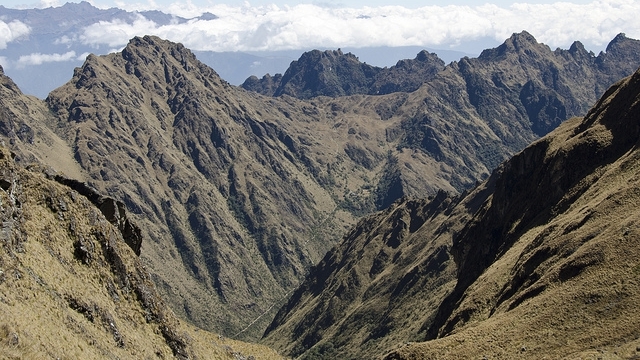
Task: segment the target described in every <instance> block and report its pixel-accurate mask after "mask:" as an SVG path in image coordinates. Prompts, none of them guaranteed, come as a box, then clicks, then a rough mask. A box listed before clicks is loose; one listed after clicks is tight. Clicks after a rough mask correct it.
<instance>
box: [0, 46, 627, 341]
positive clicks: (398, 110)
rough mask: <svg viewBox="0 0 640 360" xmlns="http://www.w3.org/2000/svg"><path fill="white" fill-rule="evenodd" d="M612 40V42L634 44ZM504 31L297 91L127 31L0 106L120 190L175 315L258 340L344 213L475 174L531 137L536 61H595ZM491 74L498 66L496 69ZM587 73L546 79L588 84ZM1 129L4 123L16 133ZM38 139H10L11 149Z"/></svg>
mask: <svg viewBox="0 0 640 360" xmlns="http://www.w3.org/2000/svg"><path fill="white" fill-rule="evenodd" d="M617 39H618V40H617V43H618V44H619V45H620V46H619V47H620V48H621V49H623V50H624V49H626V50H625V51H626V52H624V51H620V52H621V53H624V54H627V53H629V54H631V53H633V51H632V49H633V46H635V45H636V44H637V43H638V42H637V41H635V40H630V39H626V38H624V37H620V38H617ZM505 44H506V45H505V46H504V49H503V50H500V51H497V50H496V51H494V52H496V53H497V54H498V55H496V56H486V57H485V58H483V59H481V60H473V59H466V60H465V63H464V64H463V62H460V64H458V63H454V64H452V65H451V66H449V67H447V68H446V69H445V70H443V71H441V72H439V73H438V74H436V75H435V76H434V78H433V79H432V80H431V81H429V82H427V83H425V84H423V85H422V86H421V87H420V88H418V89H417V90H416V91H414V92H413V93H392V94H388V95H381V96H364V95H354V96H348V97H340V98H330V97H316V98H313V99H311V100H309V101H302V100H299V99H295V98H292V97H290V96H286V95H285V96H281V97H277V98H274V97H265V96H261V95H258V94H256V93H253V92H249V91H245V90H243V89H240V88H237V87H234V86H231V85H229V84H228V83H226V82H224V81H223V80H221V79H220V78H219V76H217V74H216V73H215V71H213V70H212V69H210V68H209V67H207V66H205V65H203V64H202V63H200V62H199V61H198V60H197V59H196V58H195V56H194V55H193V54H192V53H191V52H190V51H189V50H188V49H186V48H184V46H182V45H180V44H175V43H171V42H168V41H164V40H161V39H158V38H155V37H144V38H134V39H132V40H131V41H130V43H129V45H128V46H127V47H126V48H125V49H124V50H123V51H122V52H121V53H117V54H111V55H108V56H94V55H91V56H89V57H88V58H87V61H86V62H85V64H84V65H83V66H82V67H80V68H77V69H76V71H75V72H74V76H73V78H72V79H71V81H70V82H69V83H67V84H66V85H65V86H63V87H61V88H59V89H57V90H56V91H54V92H52V93H51V94H50V95H49V97H48V98H47V100H46V104H43V103H39V102H37V101H35V100H34V99H33V98H30V97H26V96H24V95H23V94H21V93H20V92H19V91H7V92H6V93H5V94H6V95H7V98H6V99H2V104H8V105H3V106H6V107H7V108H8V109H10V110H11V109H17V108H18V106H19V104H23V105H24V106H26V108H25V109H26V110H25V111H22V112H23V113H24V114H27V113H31V112H32V111H34V113H38V114H42V116H43V118H42V119H39V118H38V117H34V118H33V119H31V118H29V117H28V116H24V117H22V118H20V119H23V120H20V121H24V122H25V124H27V125H28V126H29V127H30V128H32V129H38V128H39V127H43V133H44V131H45V130H47V131H48V133H47V134H46V135H47V136H50V137H51V139H53V140H52V141H53V144H58V143H60V144H64V146H65V149H66V150H65V151H57V150H56V149H57V148H55V147H52V148H51V150H46V149H47V148H42V149H40V150H39V151H40V152H39V153H36V152H35V150H34V151H31V150H29V151H31V154H34V155H33V156H34V158H35V159H40V160H42V161H44V162H45V163H48V162H49V161H50V160H48V159H47V156H49V157H51V154H52V153H55V154H56V157H55V161H57V162H58V163H59V164H64V163H65V162H68V163H72V162H76V163H77V165H76V169H78V171H76V173H77V175H74V176H73V177H76V178H79V179H80V180H85V181H87V182H88V183H89V184H90V185H92V186H93V187H95V188H97V189H98V190H99V191H100V192H103V193H109V194H111V196H113V197H114V198H116V199H119V200H121V201H123V202H124V203H125V204H126V207H127V208H128V209H129V211H130V212H131V217H132V218H134V219H135V221H136V222H137V223H139V224H140V228H141V230H142V235H143V237H144V238H146V239H149V240H148V241H146V242H144V243H143V244H142V249H141V257H142V259H143V262H144V263H145V264H146V265H147V266H148V268H149V269H150V272H151V273H152V276H153V280H154V282H155V283H156V284H157V285H158V287H159V291H160V292H161V294H162V296H163V297H164V298H165V299H166V301H167V302H168V304H169V305H170V307H171V308H172V309H173V310H174V311H175V312H176V313H177V314H178V315H179V316H181V317H183V318H186V319H189V320H190V321H192V322H194V323H195V324H197V325H198V326H201V327H204V328H207V329H211V330H216V331H220V332H222V333H223V334H224V335H227V336H237V337H244V338H254V339H255V338H258V337H259V336H261V335H262V333H263V330H264V329H265V328H266V327H267V326H268V324H269V322H270V321H271V320H272V318H273V316H274V315H275V313H276V311H277V309H278V308H279V307H280V305H282V304H283V303H284V302H285V301H286V298H287V297H288V296H289V294H290V292H291V291H292V290H293V289H295V288H296V286H297V285H298V284H299V282H300V281H301V280H302V279H303V278H304V276H305V274H306V273H307V271H308V269H309V268H310V266H311V265H312V264H315V263H317V262H318V261H320V260H321V259H322V256H323V255H324V254H325V253H326V251H327V250H328V249H330V248H331V247H332V246H333V245H334V244H335V243H336V242H337V241H338V239H339V237H340V236H341V235H342V234H343V233H344V232H345V231H346V230H347V229H348V228H349V227H350V226H352V225H353V224H354V223H355V220H356V219H357V218H358V217H360V216H362V215H364V214H367V213H370V212H372V211H374V210H376V209H383V208H386V207H387V206H389V205H390V204H392V203H393V202H394V201H395V200H397V199H399V198H401V197H402V196H405V195H408V196H420V197H425V196H428V195H435V194H436V193H437V191H438V190H439V189H444V190H446V191H448V192H451V193H457V192H461V191H463V190H464V189H466V188H469V187H471V186H472V185H473V184H475V183H476V181H478V180H479V179H483V178H486V177H487V176H488V175H489V173H490V171H491V169H493V168H494V167H495V166H497V165H498V164H499V163H500V162H501V161H502V160H503V159H505V158H507V157H508V156H510V155H511V154H513V153H515V152H516V151H518V150H520V149H521V148H522V147H524V146H525V145H526V144H527V143H528V142H529V141H530V140H533V139H536V138H537V135H536V133H535V132H534V130H533V129H534V126H532V124H531V123H530V120H529V118H530V117H529V115H528V114H527V112H526V111H525V109H524V108H523V105H522V104H523V103H522V101H521V99H520V96H519V94H520V92H519V91H520V90H519V89H522V88H523V87H524V85H525V84H527V83H530V82H535V83H538V82H540V83H543V77H542V76H543V75H544V74H546V72H545V69H547V68H548V67H549V66H555V67H556V68H560V67H564V66H565V65H566V66H569V65H571V66H574V67H575V68H576V69H578V70H579V69H583V70H584V69H590V68H582V67H580V66H582V65H584V64H590V63H591V62H592V61H593V57H591V56H590V55H589V54H586V55H585V56H578V55H580V54H582V53H581V52H580V51H575V52H574V53H575V54H574V55H575V56H573V55H571V53H570V52H562V51H559V52H558V53H561V54H565V55H566V58H567V59H568V60H567V61H566V62H560V60H557V58H555V57H553V56H554V54H555V53H553V52H550V51H549V49H548V48H547V47H546V46H544V45H541V44H538V43H537V42H535V39H533V38H531V37H530V36H528V34H526V33H522V34H515V35H514V36H513V37H512V38H510V39H509V40H507V41H506V42H505ZM516 45H517V46H516ZM614 48H617V47H613V45H612V49H614ZM629 49H631V50H629ZM583 55H584V54H583ZM606 55H607V56H609V55H610V56H611V58H610V59H609V60H608V62H609V63H615V61H617V59H618V57H617V56H616V52H615V51H613V50H612V51H611V54H609V53H607V54H606ZM583 58H584V60H580V59H583ZM492 59H493V60H492ZM627 59H628V60H629V61H632V60H633V58H632V57H628V58H627ZM633 61H639V60H638V59H636V60H633ZM545 64H546V65H545ZM534 65H535V66H534ZM460 69H463V70H464V69H466V70H464V71H462V70H460ZM578 70H576V71H578ZM549 71H550V72H553V71H554V70H549ZM584 71H585V73H586V70H584ZM505 72H506V73H509V74H512V76H511V78H510V79H508V80H509V81H506V80H505V81H503V82H502V83H497V84H498V85H496V83H493V80H492V79H494V78H497V76H498V75H499V74H500V73H505ZM578 73H579V71H578ZM597 73H598V72H597V71H595V70H594V72H592V73H589V74H591V75H589V76H590V77H586V78H585V79H587V80H589V81H586V80H585V79H583V78H580V79H579V80H580V82H577V81H576V82H575V83H571V82H569V80H567V79H570V77H568V76H567V77H565V78H562V79H564V80H563V81H561V82H560V81H559V82H558V84H565V85H566V84H571V87H570V88H571V89H573V88H574V87H575V88H576V89H582V90H584V92H585V94H587V95H589V94H593V96H595V90H594V87H595V86H596V84H599V82H598V81H599V80H598V81H596V79H597V76H596V74H597ZM464 74H468V75H469V74H471V75H473V76H471V77H469V76H470V75H469V76H466V75H465V76H466V77H465V76H463V75H464ZM562 74H564V73H562ZM468 78H473V79H475V83H473V84H472V85H473V86H470V85H469V83H468ZM577 78H578V77H577V76H576V79H577ZM3 79H4V80H6V81H7V84H9V81H10V80H9V79H6V78H3ZM598 79H599V78H598ZM565 80H566V81H565ZM583 83H585V84H586V85H581V84H583ZM567 86H569V85H567ZM9 88H11V86H9ZM468 89H469V90H468ZM14 90H16V89H14ZM471 90H472V91H471ZM582 90H581V91H582ZM3 91H4V90H3ZM469 91H471V92H469ZM481 93H486V94H487V97H486V98H485V97H480V96H479V94H481ZM556 93H557V94H559V93H558V92H556ZM556 93H550V94H551V95H549V97H546V98H544V99H547V100H548V99H557V98H556V97H555V96H556V95H557V94H556ZM533 94H538V93H536V92H535V91H533ZM552 95H553V96H552ZM536 96H537V95H536ZM558 96H559V95H558ZM589 96H591V95H589ZM534 98H535V96H534ZM539 98H540V97H539ZM586 98H588V96H586V95H585V97H584V99H586ZM579 99H583V98H582V97H580V98H579ZM480 100H482V101H480ZM34 101H35V102H34ZM490 101H492V102H493V103H494V105H495V104H498V105H496V106H494V107H493V108H490V106H489V105H490ZM545 101H546V100H545ZM581 101H583V100H578V98H576V100H575V104H578V105H580V104H582V102H581ZM541 103H544V104H546V102H544V101H541ZM550 103H551V104H552V105H553V106H551V105H550V106H547V107H546V108H554V106H556V107H557V106H559V105H557V104H556V102H555V100H554V101H551V102H550ZM572 104H573V103H572ZM20 106H22V105H20ZM563 106H564V105H563ZM580 106H582V105H580ZM546 108H545V109H546ZM11 111H13V113H15V114H16V115H15V117H18V116H20V114H18V113H20V111H15V110H11ZM545 113H546V112H545ZM567 114H569V112H567ZM15 117H12V118H11V121H14V118H15ZM545 119H546V118H545ZM560 120H561V118H560V117H559V116H555V117H554V118H553V121H551V122H550V124H551V125H550V126H554V125H553V124H556V123H558V122H559V121H560ZM16 121H17V120H16ZM16 124H18V122H16ZM19 126H21V125H19ZM15 127H16V126H13V127H7V129H13V128H15ZM12 134H13V133H12V132H11V131H8V132H7V133H3V134H2V135H3V138H4V139H7V141H8V142H11V139H18V140H20V139H19V137H17V135H15V134H13V135H12ZM35 134H37V132H36V133H35ZM56 139H57V140H56ZM43 140H45V138H44V137H43ZM43 140H41V139H39V138H38V137H34V141H33V144H29V142H28V141H27V142H26V143H25V142H24V141H22V140H20V141H14V145H13V146H14V147H15V148H16V152H22V151H24V152H25V154H26V153H27V152H26V151H27V150H28V149H30V148H34V147H35V148H37V149H39V148H38V146H41V144H44V143H48V142H47V141H43ZM54 140H55V141H54ZM39 141H40V142H39ZM32 145H33V146H32ZM30 146H31V147H30ZM22 149H26V150H22ZM61 149H62V147H61ZM52 164H53V163H52ZM54 167H55V168H56V169H59V167H58V166H54ZM63 168H64V167H63ZM64 169H65V170H64V171H66V168H64Z"/></svg>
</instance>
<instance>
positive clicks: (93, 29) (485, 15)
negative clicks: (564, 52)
mask: <svg viewBox="0 0 640 360" xmlns="http://www.w3.org/2000/svg"><path fill="white" fill-rule="evenodd" d="M151 4H153V3H151ZM123 7H124V8H126V7H127V6H126V5H124V4H123ZM133 7H135V5H134V6H133ZM140 7H141V6H140ZM149 7H150V6H149V4H147V5H146V7H145V9H149ZM128 10H142V8H139V9H134V8H132V6H131V5H129V8H128ZM159 10H162V11H165V12H170V13H172V14H174V15H179V16H183V17H187V18H194V19H193V20H190V21H189V22H187V23H183V24H177V23H176V24H169V25H162V26H160V25H158V24H156V23H154V22H153V21H151V20H148V19H145V18H144V17H142V16H139V17H138V18H137V19H136V20H135V21H133V22H131V21H130V22H125V21H121V20H116V21H111V22H100V23H96V24H93V25H91V26H89V27H87V28H85V29H84V30H83V32H82V33H80V34H78V36H77V37H76V38H75V39H74V40H75V41H79V42H82V43H83V44H85V45H91V46H95V47H100V46H105V45H106V46H108V47H111V48H119V47H120V48H121V47H123V46H125V45H126V44H127V42H128V41H129V39H131V38H132V37H134V36H136V35H157V36H159V37H162V38H165V39H169V40H172V41H176V42H181V43H183V44H184V45H185V46H187V47H189V48H191V49H194V50H212V51H260V50H289V49H307V48H338V47H373V46H422V47H430V48H456V46H457V45H459V44H462V43H469V42H472V41H475V40H478V39H487V38H489V39H494V40H496V41H498V42H502V41H504V40H505V39H506V38H508V37H509V36H510V35H511V34H512V33H514V32H520V31H522V30H526V31H528V32H530V33H531V34H532V35H533V36H535V37H536V39H537V40H538V41H540V42H543V43H545V44H547V45H549V46H550V47H551V48H556V47H563V48H566V47H568V46H569V45H570V44H571V43H572V42H573V41H574V40H579V41H581V42H583V43H584V44H585V46H587V48H597V49H601V48H603V47H604V46H605V45H606V44H607V43H608V42H609V41H611V39H613V38H614V37H615V36H616V35H617V34H618V33H621V32H624V33H626V35H627V36H629V37H632V38H640V16H638V14H640V1H630V0H602V1H593V2H591V3H589V4H572V3H569V2H557V3H552V4H527V3H516V4H513V5H511V6H509V7H499V6H497V5H492V4H484V5H479V6H456V5H450V6H424V7H421V8H418V9H407V8H404V7H401V6H384V7H363V8H359V9H355V8H332V7H322V6H317V5H311V4H301V5H296V6H283V7H279V6H276V5H270V6H259V7H252V6H250V5H249V4H248V3H245V5H244V6H239V7H233V6H227V5H212V6H210V7H201V8H197V7H195V6H194V5H193V4H192V3H190V2H188V3H186V4H174V5H171V6H169V7H168V8H167V7H165V8H163V9H159ZM206 11H207V12H211V13H213V14H215V15H217V16H218V18H217V19H215V20H198V19H195V17H197V16H199V15H200V14H202V13H203V12H206Z"/></svg>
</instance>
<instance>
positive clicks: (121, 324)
mask: <svg viewBox="0 0 640 360" xmlns="http://www.w3.org/2000/svg"><path fill="white" fill-rule="evenodd" d="M0 155H1V156H0V157H2V159H1V160H0V162H1V163H0V172H1V173H2V176H1V177H2V179H3V180H7V181H8V182H10V183H11V185H10V186H9V187H8V188H7V190H6V191H5V190H0V206H1V211H0V213H2V216H3V219H2V220H3V223H2V230H3V231H2V235H3V236H2V242H1V243H0V244H1V245H2V249H1V252H0V359H44V358H60V359H63V358H67V359H109V358H111V359H116V358H118V359H127V358H139V359H147V358H148V359H151V358H172V357H174V351H173V349H172V348H171V347H170V346H168V343H167V339H165V337H164V336H163V331H162V327H163V326H169V327H174V326H175V332H176V333H177V334H178V336H180V337H181V338H182V339H184V340H185V342H186V344H187V348H186V351H187V353H188V355H189V356H190V357H192V358H200V359H234V358H236V359H237V358H239V357H238V356H245V358H248V357H249V356H250V355H253V356H254V358H255V359H278V358H280V357H279V356H278V355H277V353H275V352H274V351H273V350H271V349H268V348H266V347H262V346H259V345H252V344H244V343H242V342H236V341H232V340H222V339H218V338H217V336H216V335H214V334H211V333H207V332H206V331H202V330H197V329H196V328H194V327H192V326H188V325H186V324H180V323H179V321H178V320H177V319H176V318H175V316H174V315H173V313H172V312H171V311H170V310H169V309H168V308H167V307H166V306H164V304H163V302H162V300H161V299H160V298H159V297H157V294H155V289H154V287H153V284H151V283H150V282H149V280H148V277H149V275H148V274H145V271H146V270H144V269H143V268H142V266H141V264H140V262H139V260H138V258H137V257H136V256H135V254H134V253H133V251H132V250H131V249H129V247H128V246H127V245H126V244H125V243H124V242H123V240H122V238H121V236H120V234H119V233H118V230H117V229H116V228H115V227H114V226H112V225H111V224H110V223H109V222H108V221H107V220H106V219H105V218H104V216H103V215H102V214H101V213H100V211H99V210H98V209H97V208H96V207H95V206H94V205H93V204H92V203H91V202H89V200H88V199H86V198H85V197H83V196H81V195H79V194H78V193H76V192H75V191H73V190H71V189H70V188H67V187H65V186H62V185H60V184H58V183H55V182H54V181H51V180H48V179H46V178H45V176H44V175H42V174H40V173H32V172H29V171H27V170H24V169H20V168H18V167H16V166H15V165H14V164H13V162H12V161H11V160H10V158H9V155H8V153H6V152H5V151H3V152H2V153H1V154H0ZM80 240H82V241H83V244H85V246H86V248H88V249H89V250H87V253H89V254H90V259H89V260H88V261H86V262H85V261H83V259H82V257H79V256H78V255H77V251H78V250H77V242H78V241H80ZM107 247H112V248H113V247H115V249H111V250H107ZM113 254H115V255H113ZM114 259H115V260H114ZM142 287H144V289H146V290H145V291H147V292H148V294H149V299H151V301H152V302H153V304H152V305H151V306H152V307H151V308H149V307H145V306H148V304H147V305H144V304H143V301H142V300H140V298H139V297H140V296H139V294H138V293H137V291H138V290H137V289H140V288H142ZM154 294H155V295H154ZM150 317H151V318H150Z"/></svg>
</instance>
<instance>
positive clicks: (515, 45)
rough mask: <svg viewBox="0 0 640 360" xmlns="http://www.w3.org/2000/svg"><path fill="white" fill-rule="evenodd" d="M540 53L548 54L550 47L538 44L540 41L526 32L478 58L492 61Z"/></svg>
mask: <svg viewBox="0 0 640 360" xmlns="http://www.w3.org/2000/svg"><path fill="white" fill-rule="evenodd" d="M540 51H543V52H545V51H546V52H548V51H550V49H549V47H548V46H546V45H544V44H540V43H538V41H537V40H536V39H535V38H534V37H533V35H531V34H530V33H528V32H526V31H522V32H519V33H514V34H512V35H511V37H509V38H508V39H507V40H505V41H504V42H503V43H502V44H501V45H500V46H498V47H496V48H493V49H487V50H483V51H482V53H480V56H478V59H480V60H490V59H497V58H501V57H505V56H507V55H509V54H514V55H518V56H520V55H525V56H531V55H533V54H535V53H539V52H540Z"/></svg>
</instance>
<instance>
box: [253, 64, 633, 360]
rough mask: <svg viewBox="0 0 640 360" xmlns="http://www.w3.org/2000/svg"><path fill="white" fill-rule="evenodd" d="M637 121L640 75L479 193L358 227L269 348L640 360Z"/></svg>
mask: <svg viewBox="0 0 640 360" xmlns="http://www.w3.org/2000/svg"><path fill="white" fill-rule="evenodd" d="M638 119H640V71H638V72H636V73H635V74H634V75H633V76H631V77H629V78H627V79H625V80H623V81H621V82H620V83H618V84H616V85H614V86H613V87H611V88H610V89H609V90H608V91H607V92H606V93H605V94H604V95H603V97H602V98H601V100H600V101H599V102H598V103H597V104H596V105H595V107H594V108H593V109H592V110H590V111H589V113H588V114H587V115H586V116H585V117H584V118H574V119H572V120H570V121H568V122H565V123H564V124H563V125H561V126H560V127H559V128H558V129H556V130H555V131H553V132H552V133H551V134H549V135H548V136H546V137H544V138H543V139H541V140H539V141H536V142H535V143H533V144H532V145H531V146H529V147H527V148H526V149H525V150H523V151H522V152H521V153H519V154H517V155H516V156H514V157H513V158H512V159H510V160H509V161H507V162H505V163H504V164H502V165H501V166H500V167H499V168H498V169H496V171H494V172H493V174H492V175H491V177H490V178H489V179H487V180H486V181H485V182H484V183H482V184H480V185H479V186H478V187H476V188H475V189H474V190H473V191H471V192H470V193H468V194H465V195H462V196H459V197H449V196H447V195H446V194H444V193H440V194H438V195H437V196H436V197H435V198H433V199H432V200H430V201H427V200H415V201H402V202H398V203H396V204H394V205H393V206H392V207H391V208H389V209H388V210H386V211H385V212H382V213H378V214H375V215H372V216H370V217H369V218H366V219H364V220H362V221H361V222H360V223H359V224H358V226H357V227H355V228H354V229H353V230H352V231H351V232H350V233H349V234H348V235H347V236H346V237H345V238H344V239H343V241H342V242H341V243H340V244H339V245H338V246H337V247H336V248H334V249H333V250H332V251H330V252H329V253H328V254H327V255H326V256H325V258H324V259H323V261H322V262H321V263H320V264H319V265H318V266H317V267H315V268H314V269H313V270H312V272H311V273H310V275H309V276H308V278H307V279H306V280H305V282H304V283H303V284H302V285H301V287H300V288H299V289H298V290H297V291H296V292H295V293H294V294H293V295H292V297H291V298H290V301H289V303H288V304H287V306H285V307H283V308H282V309H281V311H280V312H279V313H278V315H277V316H276V319H275V320H274V322H273V323H272V324H271V326H270V327H269V329H268V331H267V333H266V337H265V342H266V343H268V344H272V345H273V346H276V347H278V348H280V349H282V350H285V351H286V352H287V353H289V354H291V355H300V354H305V355H306V356H307V357H308V358H314V357H321V358H335V357H349V358H352V357H373V356H376V355H377V356H380V355H382V354H384V353H385V351H386V350H387V349H389V347H395V346H396V344H399V343H401V342H402V343H406V342H407V341H409V342H413V341H425V340H431V341H426V342H422V343H415V344H414V343H408V344H407V345H404V346H401V347H400V348H399V349H397V350H394V351H393V352H392V353H391V354H389V355H388V356H387V358H388V359H445V358H451V359H457V358H479V357H483V356H484V357H485V358H496V357H497V358H541V357H549V358H559V357H562V356H569V357H571V358H582V357H584V356H594V355H595V354H598V356H601V355H602V354H605V353H609V354H611V355H613V356H616V354H617V355H618V356H621V357H625V358H627V357H632V356H637V349H638V348H639V346H640V340H639V339H640V318H639V317H638V316H637V304H638V303H639V302H640V288H639V286H638V281H637V275H638V271H639V270H638V269H639V266H640V264H639V263H638V256H639V255H640V250H639V249H640V248H639V247H638V239H640V227H639V226H638V222H639V221H640V212H639V211H638V209H637V206H636V204H637V201H638V200H639V199H638V196H640V177H638V173H639V170H640V168H639V167H638V159H639V157H640V152H639V147H638V145H640V140H639V139H640V123H638ZM434 339H435V340H434ZM614 352H615V354H614Z"/></svg>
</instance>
